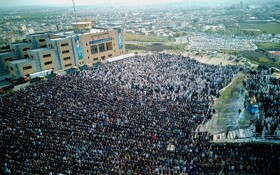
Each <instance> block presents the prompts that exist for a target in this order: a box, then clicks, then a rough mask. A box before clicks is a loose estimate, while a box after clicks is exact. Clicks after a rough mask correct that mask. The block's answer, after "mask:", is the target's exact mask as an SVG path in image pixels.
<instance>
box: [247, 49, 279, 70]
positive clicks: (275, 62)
mask: <svg viewBox="0 0 280 175" xmlns="http://www.w3.org/2000/svg"><path fill="white" fill-rule="evenodd" d="M242 55H243V57H245V58H246V59H247V60H249V61H250V62H251V63H253V64H257V65H261V66H264V67H266V68H270V67H276V68H278V69H280V60H279V59H275V58H269V57H268V56H267V55H265V54H263V53H261V52H255V51H244V52H242Z"/></svg>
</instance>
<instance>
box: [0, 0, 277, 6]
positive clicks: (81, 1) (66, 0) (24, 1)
mask: <svg viewBox="0 0 280 175" xmlns="http://www.w3.org/2000/svg"><path fill="white" fill-rule="evenodd" d="M241 1H242V2H256V1H261V0H211V1H209V0H102V1H93V0H75V4H76V5H77V6H79V5H100V4H112V3H118V4H128V5H143V4H156V3H178V2H186V3H188V2H190V3H200V2H201V3H202V4H205V3H215V2H217V3H219V2H222V3H239V2H241ZM272 1H273V0H272ZM30 5H72V0H8V1H0V7H8V6H30Z"/></svg>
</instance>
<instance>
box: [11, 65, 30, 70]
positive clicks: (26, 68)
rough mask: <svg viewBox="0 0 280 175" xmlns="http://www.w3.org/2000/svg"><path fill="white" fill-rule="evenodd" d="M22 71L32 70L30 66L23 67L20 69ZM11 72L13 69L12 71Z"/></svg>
mask: <svg viewBox="0 0 280 175" xmlns="http://www.w3.org/2000/svg"><path fill="white" fill-rule="evenodd" d="M22 69H23V70H28V69H32V66H25V67H22ZM12 70H13V69H12Z"/></svg>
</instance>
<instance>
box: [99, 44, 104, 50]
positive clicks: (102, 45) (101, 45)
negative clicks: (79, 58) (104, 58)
mask: <svg viewBox="0 0 280 175" xmlns="http://www.w3.org/2000/svg"><path fill="white" fill-rule="evenodd" d="M104 51H105V44H99V52H104Z"/></svg>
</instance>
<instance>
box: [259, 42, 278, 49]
mask: <svg viewBox="0 0 280 175" xmlns="http://www.w3.org/2000/svg"><path fill="white" fill-rule="evenodd" d="M255 44H256V45H257V46H258V49H260V50H267V51H271V50H280V43H255Z"/></svg>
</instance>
